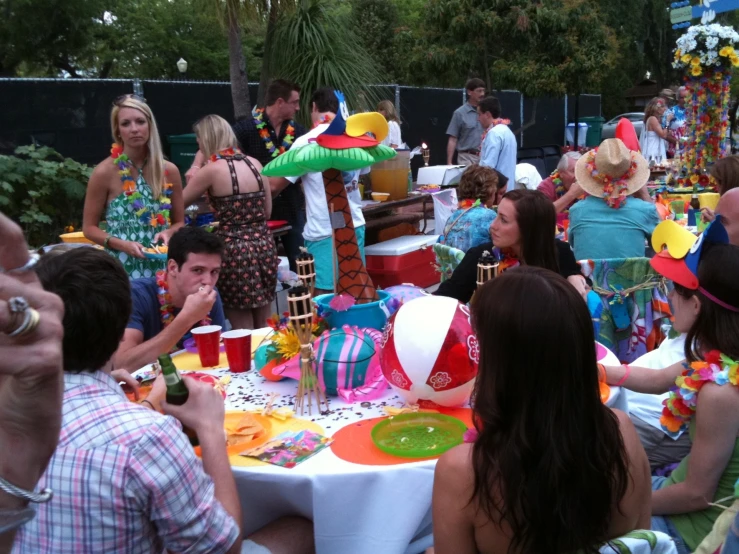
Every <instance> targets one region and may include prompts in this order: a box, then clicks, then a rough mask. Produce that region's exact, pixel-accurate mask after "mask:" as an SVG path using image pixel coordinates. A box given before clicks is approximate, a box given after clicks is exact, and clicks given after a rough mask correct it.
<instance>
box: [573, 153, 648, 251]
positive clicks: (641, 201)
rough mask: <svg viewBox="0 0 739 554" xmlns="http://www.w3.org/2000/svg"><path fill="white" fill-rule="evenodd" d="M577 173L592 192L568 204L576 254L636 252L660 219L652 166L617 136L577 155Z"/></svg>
mask: <svg viewBox="0 0 739 554" xmlns="http://www.w3.org/2000/svg"><path fill="white" fill-rule="evenodd" d="M575 178H576V179H577V182H578V184H579V185H580V187H581V188H582V189H583V190H584V191H585V192H586V193H587V194H588V195H589V196H588V197H587V198H585V199H584V200H582V201H581V202H578V203H577V204H575V205H574V206H572V208H570V228H569V241H570V244H571V245H572V246H573V248H574V250H575V258H576V259H578V260H599V259H606V258H638V257H643V256H644V251H645V240H646V239H647V238H648V237H649V236H650V235H651V234H652V231H653V230H654V228H655V227H656V226H657V224H658V223H659V216H658V215H657V209H656V208H655V207H654V204H653V203H652V202H651V201H650V200H649V194H648V192H647V190H646V186H645V185H646V184H647V180H648V179H649V166H648V165H647V161H646V160H645V159H644V156H642V155H641V154H640V153H639V152H634V151H631V150H629V149H628V148H626V146H625V145H624V143H623V142H621V140H619V139H606V140H604V141H603V142H602V143H601V145H600V147H598V148H597V149H596V150H591V151H590V152H588V153H587V154H585V155H584V156H583V157H582V158H580V160H578V162H577V164H576V166H575Z"/></svg>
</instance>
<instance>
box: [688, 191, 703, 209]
mask: <svg viewBox="0 0 739 554" xmlns="http://www.w3.org/2000/svg"><path fill="white" fill-rule="evenodd" d="M690 207H691V208H693V209H694V210H698V211H700V209H701V201H700V200H699V199H698V193H697V192H693V196H692V197H691V198H690Z"/></svg>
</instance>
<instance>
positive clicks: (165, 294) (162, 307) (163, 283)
mask: <svg viewBox="0 0 739 554" xmlns="http://www.w3.org/2000/svg"><path fill="white" fill-rule="evenodd" d="M156 280H157V298H158V299H159V314H160V316H161V318H162V328H165V327H167V326H168V325H170V324H171V323H172V322H173V321H174V305H173V304H172V295H171V294H169V282H168V281H167V272H166V271H164V270H163V269H160V270H159V271H157V272H156ZM211 321H212V320H211V319H210V316H205V319H204V320H202V321H201V322H200V325H210V322H211Z"/></svg>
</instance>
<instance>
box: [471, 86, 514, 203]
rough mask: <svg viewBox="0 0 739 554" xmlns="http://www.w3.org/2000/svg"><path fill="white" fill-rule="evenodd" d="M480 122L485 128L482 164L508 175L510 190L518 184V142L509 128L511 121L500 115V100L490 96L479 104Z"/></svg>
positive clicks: (481, 155)
mask: <svg viewBox="0 0 739 554" xmlns="http://www.w3.org/2000/svg"><path fill="white" fill-rule="evenodd" d="M477 114H478V118H479V119H480V124H481V125H482V127H483V129H485V134H484V135H483V136H484V138H483V140H482V153H481V154H480V165H484V166H487V167H492V168H493V169H497V170H498V171H500V172H501V173H502V174H503V175H505V176H506V177H508V187H509V188H508V190H513V187H515V185H516V152H517V151H518V144H517V143H516V137H515V136H514V135H513V132H512V131H511V130H510V129H509V128H508V126H509V125H510V124H511V122H510V121H509V120H507V119H501V117H500V101H499V100H498V99H497V98H496V97H495V96H488V97H486V98H483V99H482V100H481V101H480V104H479V105H478V106H477Z"/></svg>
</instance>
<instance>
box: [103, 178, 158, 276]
mask: <svg viewBox="0 0 739 554" xmlns="http://www.w3.org/2000/svg"><path fill="white" fill-rule="evenodd" d="M136 190H137V191H138V192H139V193H141V198H140V200H141V201H142V202H143V204H144V206H145V207H147V208H148V209H150V210H151V211H153V212H155V213H156V212H158V211H159V203H158V202H156V201H155V200H154V195H153V194H152V192H151V188H149V185H148V184H147V183H146V181H145V180H144V178H143V176H141V175H139V178H138V179H137V180H136ZM105 220H106V222H107V224H108V229H107V232H108V234H109V235H111V236H113V237H116V238H119V239H121V240H131V241H135V242H140V243H141V244H143V245H144V246H145V247H147V248H148V247H150V246H151V243H152V241H153V240H154V235H156V234H157V233H159V232H161V231H164V230H166V229H167V227H168V226H167V225H157V226H156V227H152V226H151V224H150V223H149V222H148V221H147V222H146V223H144V222H142V221H141V220H140V219H139V217H138V216H137V215H136V210H135V209H134V207H133V205H132V204H131V203H130V202H129V201H128V200H127V199H126V195H125V193H121V194H120V195H119V196H117V197H116V198H114V199H113V201H112V202H111V203H110V204H108V208H107V209H106V211H105ZM107 251H108V252H109V253H110V254H111V255H113V256H115V257H116V258H118V260H120V262H121V263H122V264H123V267H124V268H125V269H126V273H128V276H129V277H130V278H131V279H139V278H141V277H154V274H155V273H156V272H157V271H158V270H160V269H164V268H165V266H166V263H167V262H166V261H165V260H153V259H147V258H134V257H132V256H129V255H128V254H126V253H125V252H120V251H118V250H110V249H108V250H107Z"/></svg>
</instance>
